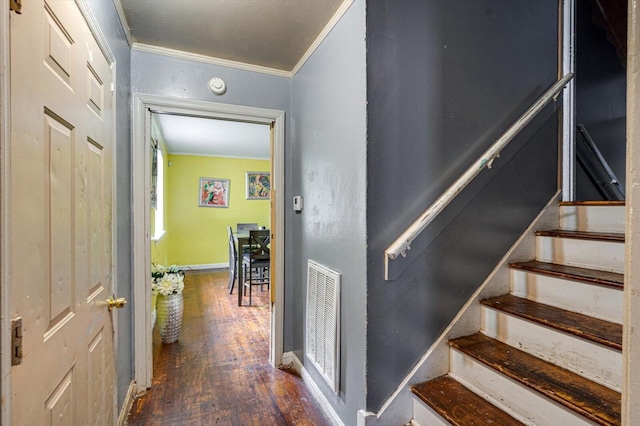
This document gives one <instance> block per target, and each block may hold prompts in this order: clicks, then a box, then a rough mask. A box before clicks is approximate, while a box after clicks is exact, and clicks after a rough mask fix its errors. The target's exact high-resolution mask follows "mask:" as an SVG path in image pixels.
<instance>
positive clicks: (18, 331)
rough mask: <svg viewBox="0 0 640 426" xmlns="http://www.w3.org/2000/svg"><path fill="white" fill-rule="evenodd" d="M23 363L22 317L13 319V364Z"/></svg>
mask: <svg viewBox="0 0 640 426" xmlns="http://www.w3.org/2000/svg"><path fill="white" fill-rule="evenodd" d="M19 364H22V317H18V318H15V319H12V320H11V365H19Z"/></svg>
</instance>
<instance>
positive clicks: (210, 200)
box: [199, 178, 230, 208]
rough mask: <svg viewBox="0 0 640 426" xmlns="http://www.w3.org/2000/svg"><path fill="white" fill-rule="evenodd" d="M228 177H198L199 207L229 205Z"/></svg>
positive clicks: (225, 206)
mask: <svg viewBox="0 0 640 426" xmlns="http://www.w3.org/2000/svg"><path fill="white" fill-rule="evenodd" d="M229 182H230V181H229V179H216V178H200V204H199V206H200V207H223V208H228V207H229Z"/></svg>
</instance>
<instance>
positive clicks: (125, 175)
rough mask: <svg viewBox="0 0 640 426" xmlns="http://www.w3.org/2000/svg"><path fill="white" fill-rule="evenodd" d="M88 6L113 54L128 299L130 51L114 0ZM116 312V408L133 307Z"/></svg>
mask: <svg viewBox="0 0 640 426" xmlns="http://www.w3.org/2000/svg"><path fill="white" fill-rule="evenodd" d="M87 3H88V5H89V7H90V8H91V11H92V13H93V14H94V16H95V17H96V20H97V21H98V22H99V25H100V28H101V30H102V32H103V34H104V36H105V37H106V39H107V42H108V43H109V47H110V48H111V51H112V52H113V54H114V56H115V58H116V107H115V110H116V126H117V127H116V170H115V173H116V188H115V190H116V217H115V226H116V243H115V245H116V247H115V249H116V250H117V259H116V261H117V270H116V277H115V280H116V291H117V296H118V297H125V298H126V299H127V300H132V288H131V124H130V122H131V121H130V115H131V109H130V99H131V87H130V84H129V82H130V69H131V61H130V59H131V55H130V50H129V45H128V44H127V39H126V37H125V34H124V30H123V29H122V25H121V24H120V20H119V18H118V15H117V12H116V10H115V7H114V4H113V2H111V1H105V0H89V1H88V2H87ZM117 315H118V330H117V336H118V343H117V344H118V354H117V363H116V366H117V376H118V390H117V392H118V409H120V408H121V407H122V403H123V401H124V399H125V397H126V395H127V391H128V389H129V383H131V378H132V377H133V349H132V348H133V326H132V318H133V309H132V307H129V309H120V310H118V312H117Z"/></svg>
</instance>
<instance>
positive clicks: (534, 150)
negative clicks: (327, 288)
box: [366, 0, 559, 411]
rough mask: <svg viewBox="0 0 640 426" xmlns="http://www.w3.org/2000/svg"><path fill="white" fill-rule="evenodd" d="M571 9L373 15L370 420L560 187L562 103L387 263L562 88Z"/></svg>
mask: <svg viewBox="0 0 640 426" xmlns="http://www.w3.org/2000/svg"><path fill="white" fill-rule="evenodd" d="M557 13H558V2H557V0H543V1H535V2H532V1H529V0H456V1H438V0H401V1H369V2H368V3H367V13H366V16H367V101H368V107H367V115H368V116H367V131H368V148H367V181H368V184H367V235H368V241H367V244H368V245H367V265H368V272H367V276H368V289H367V291H368V294H367V312H368V317H367V409H368V410H370V411H377V410H378V409H379V408H380V406H381V404H382V403H383V402H384V400H385V399H386V398H387V397H388V396H389V395H390V394H391V393H392V392H393V391H394V390H395V388H396V387H397V386H398V385H399V383H400V381H401V380H402V379H403V378H404V376H405V375H406V374H407V373H408V372H409V371H410V369H411V368H412V367H413V366H414V365H415V364H416V363H417V362H418V360H419V358H420V357H421V356H422V355H423V354H424V353H425V352H426V351H427V349H428V348H429V346H430V345H431V344H432V343H433V342H434V341H435V339H436V338H437V337H438V336H439V335H440V333H441V332H442V331H443V330H444V328H445V327H446V326H447V325H448V324H449V323H450V321H451V320H452V319H453V318H454V316H455V315H456V314H457V312H458V311H459V309H460V308H461V307H462V306H463V304H464V303H465V302H466V301H467V300H468V299H469V297H470V296H471V295H472V293H473V292H474V291H475V290H476V288H477V287H478V286H479V285H480V284H481V283H482V281H483V280H484V279H485V278H486V276H487V275H488V273H489V272H490V271H491V269H492V268H493V267H494V266H495V265H496V263H497V262H498V261H499V259H500V258H501V257H502V256H503V255H504V253H505V252H506V250H507V249H508V248H509V247H510V246H511V245H512V244H513V242H514V241H515V240H516V239H517V237H518V236H519V235H520V234H521V233H522V232H523V231H524V229H526V227H527V226H528V224H529V223H530V222H531V220H532V219H533V218H534V217H535V215H536V214H537V213H538V212H539V211H540V209H541V208H542V207H543V206H544V204H545V203H546V202H547V201H548V200H549V198H550V197H551V196H552V194H553V193H554V192H555V190H556V188H557V152H558V146H557V112H556V108H557V107H558V106H559V105H551V106H550V107H548V108H547V109H546V110H545V111H544V112H543V113H542V114H541V116H540V117H539V118H538V119H536V120H535V122H533V123H531V124H530V125H529V127H528V128H527V130H526V131H524V132H523V133H522V134H521V135H520V136H519V137H518V138H516V140H514V142H513V143H512V145H511V146H510V147H508V148H507V149H505V150H504V151H503V153H502V156H501V158H500V159H498V160H496V163H495V165H494V167H493V169H491V170H489V171H483V172H482V174H481V175H480V176H479V177H478V178H477V179H476V181H475V182H474V183H473V184H472V185H471V186H469V187H468V188H467V189H466V190H465V191H464V192H463V193H462V194H461V195H460V197H459V198H458V199H457V200H456V201H455V202H454V203H453V204H452V205H450V206H449V207H448V208H447V209H446V210H445V212H444V213H443V214H442V215H441V217H440V218H439V219H437V221H436V222H435V223H434V224H433V225H432V226H430V227H429V228H428V229H427V231H426V232H425V234H424V235H423V236H422V237H421V239H420V241H416V243H415V244H414V247H413V249H412V250H411V251H410V252H409V254H410V256H411V257H410V259H409V262H407V263H409V264H408V266H407V267H406V269H405V270H404V271H403V272H401V273H400V274H399V276H398V277H397V279H395V280H394V281H391V282H385V281H384V269H383V268H384V263H383V253H384V250H385V249H386V248H387V246H388V245H389V244H391V243H392V242H393V241H394V240H395V239H396V238H397V237H398V236H399V235H400V234H401V233H402V232H403V231H404V230H405V229H406V228H407V226H409V225H410V224H411V223H412V222H413V221H414V220H415V219H416V218H417V217H418V216H419V215H420V214H421V213H422V212H423V211H424V210H425V209H426V208H427V207H428V206H429V205H430V204H431V203H432V202H433V201H434V200H435V199H436V198H437V197H438V196H440V194H442V193H443V192H444V191H445V189H446V188H447V187H448V186H449V185H451V184H452V183H453V182H454V181H455V179H457V178H458V176H460V175H461V174H462V173H463V172H464V171H465V170H466V168H467V167H469V166H470V165H471V164H472V163H473V162H474V161H475V160H476V159H477V158H478V157H479V156H480V155H481V154H482V153H483V152H484V151H485V150H486V149H487V148H488V147H489V146H490V145H491V144H492V143H493V142H494V141H495V139H496V138H497V137H498V136H499V135H500V134H501V133H502V132H503V131H504V130H506V129H507V127H508V126H509V125H510V124H511V123H512V122H513V121H514V120H515V119H516V118H517V117H518V116H519V115H520V114H522V112H524V110H526V108H528V107H529V105H530V104H531V103H532V102H533V101H534V100H535V99H536V98H538V97H539V96H540V95H541V94H542V93H543V92H544V91H545V90H546V89H547V88H548V87H549V86H551V85H552V84H553V83H554V82H555V80H556V79H557V69H558V65H557V57H558V53H557V39H558V35H557V34H558V28H557V21H558V16H557Z"/></svg>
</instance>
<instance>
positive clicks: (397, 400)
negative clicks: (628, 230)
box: [357, 191, 560, 426]
mask: <svg viewBox="0 0 640 426" xmlns="http://www.w3.org/2000/svg"><path fill="white" fill-rule="evenodd" d="M559 202H560V191H557V192H556V193H555V194H554V195H553V197H551V199H550V200H549V202H548V203H547V204H546V205H545V206H544V208H543V209H542V210H541V211H540V213H538V215H537V216H536V217H535V219H534V220H533V221H532V222H531V223H530V224H529V226H528V227H527V229H526V230H525V231H524V232H523V233H522V235H520V237H519V238H518V239H517V240H516V242H515V243H514V244H513V245H512V246H511V248H509V250H508V251H507V252H506V254H505V255H504V256H503V257H502V259H501V260H500V262H498V264H497V265H496V267H495V268H494V269H493V270H492V271H491V273H490V274H489V275H488V276H487V278H486V279H485V280H484V282H483V283H482V284H481V285H480V286H479V287H478V289H477V290H476V291H475V292H474V293H473V294H472V295H471V297H470V298H469V300H468V301H467V302H466V303H465V304H464V306H463V307H462V308H461V309H460V311H459V312H458V314H457V315H456V316H455V317H454V318H453V320H452V321H451V322H450V323H449V325H448V326H447V327H446V328H445V329H444V331H443V332H442V334H441V335H440V336H439V337H438V338H437V339H436V340H435V342H434V343H433V344H432V345H431V346H430V347H429V348H428V350H427V351H426V353H425V354H424V355H423V356H422V357H421V358H420V360H419V361H418V363H417V364H416V366H415V367H414V368H413V369H412V370H411V371H410V372H409V374H407V375H406V376H405V378H404V379H403V380H402V382H401V383H400V384H399V386H398V387H397V388H396V390H395V391H394V393H393V394H392V395H391V396H390V397H389V398H388V399H387V400H386V401H385V403H384V404H383V405H382V407H381V408H380V410H379V411H378V412H377V413H372V412H365V411H363V410H360V411H359V412H358V420H357V424H358V426H377V425H389V424H406V423H408V422H409V421H410V420H411V414H410V413H412V411H413V394H412V392H411V388H410V387H411V385H412V384H414V383H420V382H424V381H427V380H431V379H434V378H436V377H439V376H442V375H445V374H447V373H448V372H449V362H450V357H449V345H448V344H447V342H448V341H449V340H451V339H455V338H456V337H460V336H465V335H468V334H472V333H475V332H478V331H480V329H481V327H482V309H481V305H480V300H483V299H487V298H491V297H495V296H499V295H502V294H506V293H509V290H510V273H511V272H510V268H509V264H510V263H514V262H524V261H526V260H529V259H531V258H532V257H533V256H534V255H535V252H536V236H535V231H536V230H538V229H556V228H558V226H559V223H560V219H559V218H560V213H559Z"/></svg>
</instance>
